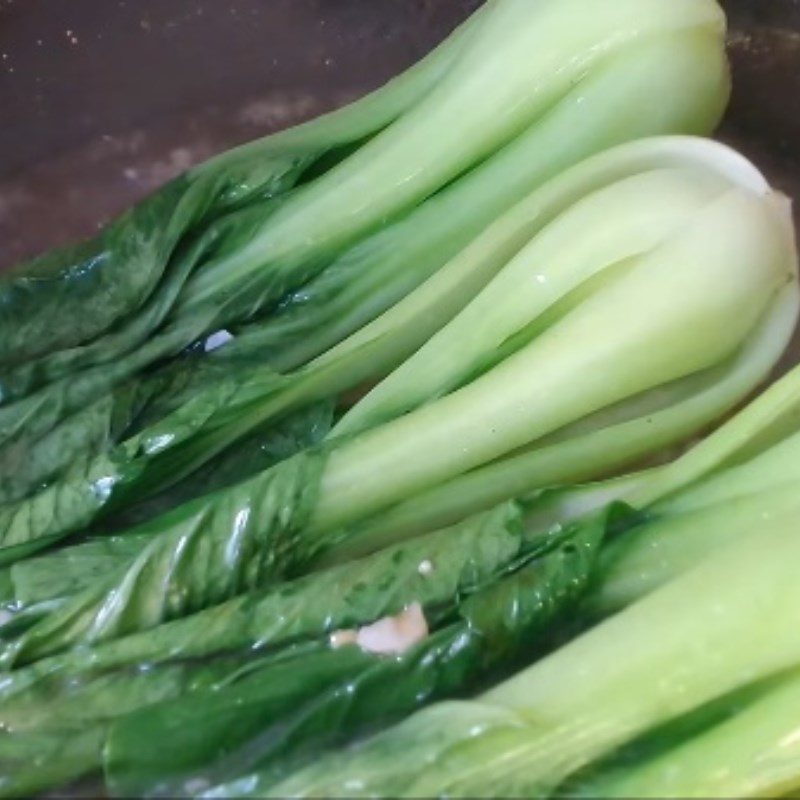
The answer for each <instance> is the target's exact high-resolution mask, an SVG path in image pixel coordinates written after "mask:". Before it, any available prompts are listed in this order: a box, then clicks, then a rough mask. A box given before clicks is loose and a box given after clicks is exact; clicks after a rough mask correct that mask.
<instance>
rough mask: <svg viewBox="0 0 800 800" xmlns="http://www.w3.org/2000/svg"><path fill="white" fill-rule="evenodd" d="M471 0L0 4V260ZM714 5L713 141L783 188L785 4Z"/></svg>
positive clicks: (61, 234) (151, 183) (133, 195)
mask: <svg viewBox="0 0 800 800" xmlns="http://www.w3.org/2000/svg"><path fill="white" fill-rule="evenodd" d="M479 2H480V0H0V266H7V265H9V264H11V263H13V262H15V261H17V260H19V259H21V258H23V257H26V256H29V255H32V254H35V253H37V252H39V251H41V250H44V249H47V248H48V247H51V246H53V245H55V244H59V243H62V242H65V241H69V240H71V239H75V238H78V237H81V236H85V235H87V234H90V233H92V232H93V230H95V229H96V228H97V227H98V226H99V225H101V224H102V223H103V221H105V220H107V219H108V218H109V217H110V216H112V215H114V214H115V213H116V212H118V211H119V210H121V209H122V208H124V207H126V206H127V205H129V204H130V203H132V202H133V201H134V200H135V199H137V198H138V197H140V196H142V195H143V194H145V193H147V192H148V191H150V190H151V189H153V188H155V187H156V186H158V185H159V184H161V183H163V182H164V181H165V180H166V179H167V178H169V177H171V176H172V175H174V174H175V173H176V172H179V171H181V170H183V169H185V168H186V167H188V166H190V165H191V164H193V163H195V162H197V161H199V160H202V159H205V158H207V157H208V156H210V155H211V154H213V153H215V152H218V151H219V150H223V149H225V148H227V147H230V146H231V145H233V144H236V143H239V142H242V141H245V140H248V139H252V138H254V137H257V136H260V135H263V134H264V133H268V132H270V131H274V130H277V129H280V128H283V127H286V126H287V125H291V124H292V123H295V122H298V121H300V120H302V119H306V118H308V117H311V116H314V115H316V114H318V113H320V112H322V111H324V110H327V109H329V108H331V107H334V106H337V105H340V104H342V103H344V102H346V101H348V100H350V99H352V98H354V97H356V96H358V95H360V94H363V93H364V92H366V91H367V90H369V89H371V88H373V87H375V86H377V85H379V84H381V83H382V82H384V81H385V80H386V79H388V78H389V77H391V76H392V75H393V74H395V73H397V72H398V71H400V70H401V69H402V68H403V67H405V66H407V65H408V64H410V63H411V62H413V61H415V60H416V59H418V58H419V57H420V56H421V55H422V54H423V53H425V52H426V51H427V50H429V49H430V48H431V47H432V46H433V45H434V44H435V43H436V42H438V41H439V40H440V39H442V38H443V37H444V36H445V35H446V34H447V33H448V32H449V31H450V30H451V29H452V28H453V27H454V26H455V25H456V24H457V23H458V22H459V21H460V20H461V19H463V18H464V17H465V16H466V15H467V14H468V13H469V12H470V11H471V10H473V9H474V8H475V7H476V6H477V5H478V4H479ZM531 2H536V0H531ZM665 2H669V0H665ZM725 5H726V8H727V9H728V11H729V13H730V17H731V28H732V31H731V37H730V40H731V53H732V57H733V62H734V68H735V87H736V96H735V99H734V103H733V106H732V110H731V113H730V115H729V119H728V121H727V122H726V125H725V128H724V130H723V134H722V135H723V137H724V138H727V139H729V140H732V141H733V142H734V143H736V144H738V145H739V146H741V147H743V148H744V149H745V150H746V151H747V152H748V153H749V154H750V155H756V157H757V158H758V159H759V162H760V163H761V164H762V165H764V166H765V168H766V169H767V171H768V172H770V173H771V175H772V177H773V178H775V180H776V181H777V182H778V183H779V184H780V185H782V186H784V187H785V188H787V189H789V190H792V189H793V188H794V186H795V177H796V175H797V174H799V173H798V171H797V170H796V169H795V153H797V152H800V151H798V147H799V146H798V145H797V144H796V143H797V142H800V1H799V0H729V2H727V3H725Z"/></svg>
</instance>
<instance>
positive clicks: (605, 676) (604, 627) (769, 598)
mask: <svg viewBox="0 0 800 800" xmlns="http://www.w3.org/2000/svg"><path fill="white" fill-rule="evenodd" d="M798 556H800V540H798V537H797V536H796V535H795V531H794V524H793V517H792V516H790V517H789V518H786V517H783V518H781V519H776V520H774V521H773V522H772V523H771V524H770V525H769V529H768V530H766V529H765V530H764V531H762V535H761V536H760V537H757V538H753V537H750V538H747V539H745V540H742V541H740V542H737V543H736V544H735V545H732V546H731V547H730V548H728V549H725V550H724V552H720V553H718V554H716V555H715V556H714V557H712V558H710V559H709V560H707V561H706V562H704V563H702V564H700V565H699V566H698V567H696V568H695V569H693V570H691V571H689V572H687V573H686V574H684V575H682V576H680V577H678V578H677V579H675V580H674V581H672V582H670V583H668V584H666V585H665V586H663V587H662V588H661V589H658V590H656V591H655V592H653V593H652V594H650V595H648V596H647V597H645V598H643V599H642V600H640V601H639V602H637V603H635V604H634V605H632V606H630V607H629V608H628V609H626V610H625V611H623V612H621V613H620V614H618V615H617V616H615V617H612V618H611V619H609V620H607V621H606V622H604V623H602V624H600V625H598V626H597V627H595V628H593V629H592V630H590V631H589V632H587V633H585V634H583V635H582V636H580V637H579V638H577V639H576V640H574V641H573V642H571V643H570V644H568V645H566V646H564V647H562V648H561V649H560V650H558V651H556V652H555V653H554V654H553V655H551V656H549V657H548V658H545V659H544V660H543V661H540V662H539V663H537V664H535V665H533V666H532V667H529V668H528V669H526V670H523V671H522V672H521V673H519V674H518V675H517V676H515V677H514V678H512V679H511V680H509V681H507V682H505V683H502V684H500V685H499V686H497V687H496V688H494V689H492V690H490V691H489V692H487V693H486V694H484V695H482V696H480V697H479V698H477V699H476V700H474V701H467V702H461V703H452V702H451V703H442V704H437V705H434V706H431V707H430V708H428V709H426V710H423V711H421V712H418V713H417V714H415V715H412V716H411V717H410V718H409V719H408V720H406V721H405V722H403V723H401V724H400V725H399V726H397V727H396V728H390V729H388V730H387V731H386V732H385V733H382V734H379V735H378V736H376V737H375V738H373V739H371V740H369V741H368V742H367V743H365V744H364V745H363V746H361V747H358V748H355V749H353V750H352V751H350V752H347V753H345V754H342V753H338V754H336V755H334V756H331V757H329V758H324V759H322V760H320V761H318V762H317V763H316V764H314V765H313V766H309V767H307V768H305V769H303V770H300V771H299V772H298V773H296V774H295V775H294V776H291V777H290V778H288V779H287V780H286V781H283V782H279V783H277V784H276V785H273V786H270V787H268V790H267V791H264V792H259V794H261V795H267V796H276V797H284V796H293V797H294V796H301V797H308V796H342V795H348V796H374V795H376V794H377V795H382V796H386V795H394V796H435V795H440V794H447V795H449V796H473V797H474V796H476V795H486V794H490V795H493V796H498V795H503V796H526V797H530V796H546V795H547V794H549V793H551V792H552V791H553V790H554V789H555V788H556V786H557V785H558V784H559V783H561V782H562V781H563V780H564V779H565V778H566V777H568V776H569V775H571V774H573V773H575V772H576V771H577V770H579V769H581V768H582V767H583V766H585V765H586V764H589V763H591V762H592V761H594V760H596V759H597V758H599V757H601V756H603V755H605V754H607V753H609V752H610V751H611V750H613V749H614V748H615V747H618V746H619V745H621V744H624V743H626V742H627V741H629V740H631V739H632V738H634V737H635V736H636V735H637V734H639V733H641V732H643V731H645V730H647V729H649V728H652V727H654V726H655V725H657V724H660V723H663V722H666V721H667V720H670V719H673V718H676V717H677V716H679V715H681V714H683V713H686V712H688V711H690V710H692V709H694V708H696V707H698V706H700V705H702V704H704V703H707V702H709V701H711V700H713V699H714V698H718V697H722V696H723V695H725V694H726V693H729V692H732V691H734V690H736V689H737V688H739V687H742V686H745V685H747V684H749V683H751V682H752V681H754V680H758V679H759V678H761V677H767V676H769V675H773V674H776V673H778V672H780V671H782V670H785V669H788V668H791V667H794V666H796V665H797V664H799V663H800V636H798V634H797V630H796V625H795V614H794V613H793V612H794V611H796V608H797V606H798V603H800V597H798V591H797V581H796V580H795V575H794V572H795V570H794V563H795V559H796V558H797V557H798ZM744 585H746V586H747V591H746V592H743V591H742V586H744ZM787 612H788V613H787ZM622 654H624V655H622ZM579 734H580V735H579ZM400 753H402V754H403V756H402V758H399V757H398V754H400ZM412 763H413V765H414V768H413V769H410V768H409V764H412Z"/></svg>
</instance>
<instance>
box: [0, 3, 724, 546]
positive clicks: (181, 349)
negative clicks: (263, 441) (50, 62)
mask: <svg viewBox="0 0 800 800" xmlns="http://www.w3.org/2000/svg"><path fill="white" fill-rule="evenodd" d="M576 19H580V20H581V23H580V24H579V25H575V24H574V20H576ZM723 29H724V20H723V18H722V15H721V12H720V11H719V9H718V7H717V6H716V4H715V3H714V2H712V0H679V2H675V3H670V4H664V3H663V2H660V0H646V1H645V2H639V1H638V0H636V2H634V1H633V0H605V1H604V3H603V6H602V7H600V6H598V5H597V3H596V2H588V0H570V3H569V4H567V5H565V4H564V3H563V2H555V0H547V1H546V2H539V3H538V4H537V7H536V12H535V13H533V14H532V13H531V7H530V4H529V2H528V0H494V2H492V3H490V4H488V6H487V7H486V8H485V9H484V10H482V11H481V12H479V13H478V14H477V15H476V16H475V18H474V19H473V20H471V21H469V22H468V23H467V24H466V25H465V26H464V27H463V28H462V29H459V31H457V32H456V34H454V36H453V37H452V38H451V39H450V40H448V41H447V42H445V43H444V44H443V45H442V46H441V47H440V48H439V50H437V51H436V52H435V53H434V54H432V55H431V56H429V57H428V59H426V60H425V61H423V62H422V63H421V64H420V65H418V66H417V67H415V68H413V69H412V70H411V71H410V72H409V73H408V74H406V75H405V76H402V77H401V78H399V79H397V80H396V81H394V82H392V83H391V84H389V85H388V86H387V87H385V88H384V89H382V90H379V91H378V92H377V93H375V94H374V95H371V96H370V97H368V98H366V99H364V100H362V101H359V102H358V103H356V104H355V105H354V106H352V107H350V108H347V109H343V110H341V111H339V112H335V113H334V114H333V115H330V116H329V117H326V118H323V119H321V120H319V121H317V122H312V123H309V124H307V125H304V126H301V127H299V128H297V129H295V130H292V131H288V132H285V133H282V134H278V135H277V136H275V137H271V138H268V139H266V140H263V141H261V142H256V143H253V144H251V145H247V146H245V147H244V148H240V149H239V150H235V151H232V152H231V153H228V154H224V155H223V156H220V157H218V158H217V159H214V160H213V161H212V162H210V163H209V164H207V165H202V166H200V167H198V168H195V169H194V170H192V171H190V172H189V173H188V174H187V175H186V176H183V177H181V178H179V179H177V180H176V181H175V182H174V183H173V184H170V186H168V187H166V188H165V189H164V190H162V192H161V193H159V194H156V195H155V196H154V197H152V198H150V199H149V200H147V201H145V202H144V204H143V205H142V206H140V207H138V208H137V209H134V210H133V211H132V212H130V213H128V214H127V215H125V216H123V217H122V218H121V219H120V220H118V221H117V222H116V223H114V224H113V225H112V226H111V228H109V229H108V230H107V231H106V232H104V233H103V234H101V236H100V237H99V238H98V239H97V240H96V241H93V242H90V243H88V244H86V245H84V246H81V247H79V248H77V249H70V250H67V251H61V252H58V253H54V254H49V255H46V256H44V257H43V258H42V259H40V260H38V261H37V262H35V263H34V264H33V265H29V266H28V267H21V268H19V269H17V270H16V271H13V272H12V273H11V274H10V275H9V276H7V277H5V278H4V279H2V280H0V298H2V307H3V309H4V312H3V314H4V315H5V316H4V317H0V332H2V333H3V336H2V339H3V345H2V347H4V348H6V349H5V351H0V376H1V377H0V387H2V391H1V392H0V401H1V402H0V499H2V500H3V501H4V505H3V507H2V508H0V518H1V523H0V545H2V547H3V549H5V548H6V547H8V548H11V547H13V546H15V545H18V544H21V543H23V541H24V542H28V541H30V540H33V539H36V538H40V537H41V539H42V540H43V542H42V543H44V541H45V540H47V537H48V536H57V535H60V534H61V532H62V530H67V531H72V530H76V529H79V528H82V527H84V526H86V525H87V524H89V523H90V522H91V521H92V520H94V519H95V518H96V517H97V515H98V513H99V512H98V508H97V507H98V506H99V507H100V508H101V509H102V510H103V511H104V512H105V510H106V509H110V507H113V508H116V509H117V510H119V509H125V508H127V507H128V506H130V505H131V504H135V503H137V502H139V501H140V500H141V499H142V498H143V497H146V496H148V495H150V494H153V493H154V492H161V493H162V495H163V491H164V489H166V488H168V487H169V485H170V484H171V483H172V482H174V481H176V480H180V479H181V478H182V477H185V476H186V475H187V474H190V473H192V472H193V471H194V470H196V469H197V468H198V467H199V466H201V465H202V464H204V463H206V462H207V461H209V460H210V459H214V458H215V457H217V456H218V455H219V453H220V451H221V450H224V449H225V448H231V447H232V446H235V444H236V443H237V442H238V441H240V440H241V438H242V437H243V436H245V435H247V434H248V433H250V432H252V431H253V430H254V429H257V428H258V426H259V425H260V426H264V425H269V424H270V423H271V422H275V421H276V420H278V418H280V417H281V416H282V415H285V414H286V413H288V412H289V411H292V410H294V409H296V408H298V407H300V406H303V405H305V404H307V403H309V402H313V401H315V400H319V399H328V398H330V397H331V396H335V395H337V394H338V393H340V392H342V391H345V390H347V389H350V388H352V387H353V386H355V385H357V384H358V383H360V382H361V381H364V380H367V379H374V378H377V377H382V376H383V375H384V374H385V373H386V372H388V371H390V370H391V369H392V368H394V367H395V366H397V365H398V364H399V363H400V362H401V361H402V360H403V358H405V357H407V356H408V355H410V354H411V353H412V352H414V350H416V349H417V348H418V347H419V346H420V345H422V344H423V343H424V342H425V340H426V339H427V338H429V336H430V335H431V334H432V333H435V332H436V330H438V329H439V328H440V327H441V326H442V325H443V324H445V323H446V322H447V321H448V320H449V319H450V317H451V316H452V315H453V314H454V313H456V312H457V311H458V310H460V308H461V307H463V305H464V304H465V303H466V302H467V301H468V299H469V298H471V296H472V295H471V294H470V292H474V291H476V290H477V289H478V288H480V286H481V284H480V283H478V284H477V285H472V287H471V286H470V285H469V284H466V285H465V286H464V288H463V289H461V291H460V292H457V293H456V294H455V295H454V297H453V298H452V299H451V300H449V302H441V303H440V304H439V305H438V306H437V307H436V311H435V313H434V314H433V315H432V316H431V318H430V319H429V320H426V322H425V323H424V324H422V325H419V326H418V327H415V326H413V325H411V324H410V323H409V324H407V325H406V326H404V327H403V329H402V330H398V331H394V332H391V333H390V332H388V331H386V332H385V335H384V337H382V338H383V342H382V344H381V345H380V346H379V345H378V343H377V342H374V343H373V345H372V348H371V352H366V351H363V350H362V351H361V352H360V355H359V354H358V353H357V352H356V344H357V343H358V342H363V341H364V338H363V337H359V336H358V335H356V337H355V339H354V340H353V341H351V343H350V345H349V346H347V347H345V350H344V352H348V351H349V352H350V355H349V357H348V358H346V359H343V358H342V357H343V356H344V352H341V353H339V354H338V356H342V357H337V358H333V359H325V358H324V357H323V361H322V362H321V363H317V364H315V365H314V366H313V367H312V368H311V369H310V370H309V371H306V372H304V373H303V374H302V375H297V376H296V379H295V376H293V377H292V379H290V380H282V379H279V378H278V377H277V376H276V375H275V374H273V372H272V370H273V369H275V370H280V371H281V372H286V371H293V370H295V369H296V368H298V367H300V366H302V365H304V364H306V363H307V362H308V361H310V360H313V358H314V357H316V356H319V355H322V354H323V353H325V352H326V351H327V350H328V349H329V348H330V347H332V346H334V345H336V343H337V342H340V341H341V340H342V339H344V338H346V337H347V336H348V335H349V334H352V333H354V332H356V331H358V329H360V328H361V327H363V326H364V325H365V324H367V323H369V322H370V321H371V320H372V319H374V318H375V317H377V316H379V315H380V314H381V313H382V312H384V311H385V310H387V309H389V308H391V307H392V306H393V304H395V303H397V302H398V301H399V300H401V298H403V297H404V296H405V295H407V294H408V293H409V292H411V291H412V290H413V289H414V288H415V287H417V286H419V285H420V284H422V283H423V282H425V281H426V280H427V279H428V278H429V277H430V276H431V275H434V274H435V273H436V272H437V270H439V269H440V268H441V267H442V266H443V265H444V264H446V263H447V262H448V261H449V260H450V259H452V258H453V257H455V256H456V255H457V254H458V253H459V252H460V251H461V250H462V249H463V248H464V247H465V246H466V245H467V244H468V243H469V242H470V241H471V240H472V239H473V238H474V237H475V236H476V235H478V234H479V233H480V232H481V231H482V230H483V229H484V228H485V227H486V226H487V225H488V224H489V223H490V222H492V221H493V220H494V219H496V218H497V217H498V216H499V215H500V214H502V213H503V212H505V211H506V210H507V209H509V208H510V207H511V206H512V205H513V204H514V203H516V202H517V201H519V200H520V199H522V198H523V197H525V196H526V195H527V194H529V193H530V192H531V190H533V189H534V188H535V187H537V186H539V185H540V184H542V183H543V182H545V181H546V180H547V179H549V178H551V177H553V176H555V175H556V174H558V173H559V172H560V171H561V170H563V169H565V168H567V167H569V166H571V165H572V164H575V163H577V162H578V161H580V160H581V159H583V158H585V157H587V156H589V155H591V154H593V153H596V152H599V151H601V150H603V149H604V148H606V147H609V146H613V145H615V144H618V143H620V142H624V141H627V140H631V139H635V138H637V137H641V136H648V135H654V134H663V133H707V132H709V131H710V130H712V129H713V127H714V125H715V124H716V122H717V121H718V119H719V117H720V115H721V112H722V109H723V108H724V105H725V101H726V99H727V93H728V83H727V66H726V63H725V55H724V49H723V44H722V40H723V36H722V34H723ZM487 87H491V88H487ZM498 87H502V91H499V90H498ZM456 119H457V120H458V124H459V126H460V133H459V135H458V136H457V137H453V136H451V135H450V134H449V133H448V131H450V129H451V127H452V124H453V120H456ZM420 142H424V145H420ZM350 151H352V152H350ZM423 156H424V163H422V162H421V161H420V159H421V158H422V157H423ZM322 164H325V165H326V168H325V169H323V168H322V166H320V165H322ZM351 198H358V201H359V205H358V208H355V206H354V205H353V203H352V202H350V200H351ZM508 247H509V248H511V247H512V243H511V242H510V241H509V242H508ZM512 252H513V251H511V250H510V249H509V250H508V251H507V256H508V257H510V255H511V253H512ZM502 257H503V255H502V253H498V254H497V256H496V258H502ZM478 277H479V276H478V275H476V279H477V278H478ZM254 315H255V316H254ZM76 317H80V320H81V324H80V325H76V324H74V323H73V320H74V319H75V318H76ZM222 326H226V329H230V330H232V331H233V332H234V334H235V337H234V340H233V341H232V342H229V343H228V344H227V345H226V346H224V347H222V348H221V349H219V350H214V351H213V352H211V353H208V354H206V353H203V352H202V351H203V350H204V343H205V344H207V343H208V342H209V341H211V339H210V338H209V337H212V338H213V335H214V334H215V333H216V332H218V330H219V329H220V328H221V327H222ZM186 348H189V351H188V352H185V350H186ZM376 350H377V351H378V352H375V351H376ZM181 353H183V355H182V356H180V357H178V356H179V354H181ZM170 358H172V361H171V362H168V363H167V365H166V366H162V367H161V368H160V369H158V370H156V371H155V373H154V372H153V371H152V370H151V365H153V364H161V362H163V361H164V360H165V359H170ZM254 370H255V371H256V372H257V374H255V375H253V374H252V372H253V371H254ZM206 373H210V375H208V376H207V378H208V379H207V380H206V379H204V376H206ZM198 374H199V376H200V380H195V377H194V376H196V375H198ZM187 376H189V377H188V378H187ZM185 380H188V383H189V385H190V386H194V387H195V388H196V391H198V392H199V393H200V396H199V397H195V396H194V392H188V393H187V392H186V391H185V390H182V389H176V388H175V383H176V382H177V383H178V384H181V383H182V382H183V381H185ZM170 391H172V392H177V395H178V397H177V398H176V400H175V402H174V404H173V405H174V406H182V405H183V403H182V402H178V399H180V400H183V401H186V400H188V404H186V405H185V406H184V407H183V408H178V409H177V410H176V414H177V416H176V415H169V416H168V419H166V420H163V423H161V424H159V423H160V421H161V419H162V417H163V416H164V415H163V414H160V413H159V409H161V408H162V407H163V403H161V402H160V398H161V397H162V395H163V394H164V393H165V392H167V393H169V392H170ZM215 412H217V413H215ZM142 420H146V421H148V424H147V425H145V426H144V427H146V428H148V429H149V428H151V427H152V425H153V424H155V425H157V428H158V429H157V430H156V431H152V430H149V431H148V432H145V431H143V430H142ZM187 440H188V441H187ZM172 448H178V449H176V450H173V449H172ZM165 450H168V451H169V452H168V453H165V452H164V451H165ZM21 461H24V468H20V467H19V464H20V462H21ZM131 461H134V462H135V463H134V464H130V463H129V462H131ZM154 461H157V463H155V464H154V463H151V462H154ZM142 472H145V473H146V474H142ZM64 483H66V484H67V485H66V486H64V485H63V484H64ZM76 484H77V485H76ZM173 504H175V503H173ZM54 507H58V509H59V511H58V513H57V514H53V513H52V509H53V508H54ZM51 541H55V540H51ZM32 546H33V545H31V547H32ZM29 549H30V548H29ZM18 552H20V551H14V550H10V549H9V550H8V551H7V552H6V553H5V554H4V556H0V557H4V559H5V560H6V561H10V560H13V559H14V558H16V555H15V553H18ZM24 552H28V550H25V551H24Z"/></svg>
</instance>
